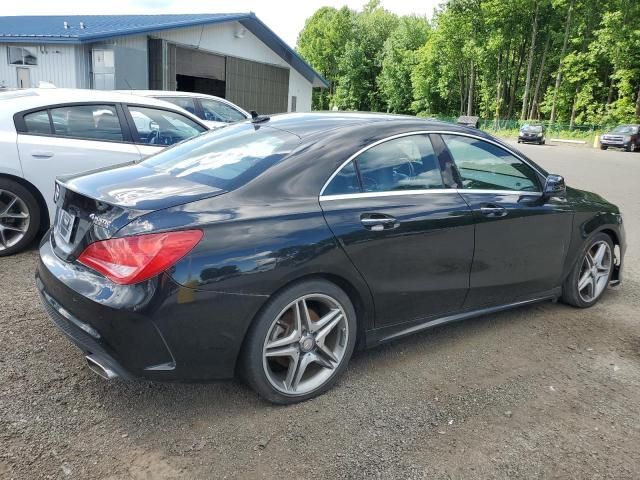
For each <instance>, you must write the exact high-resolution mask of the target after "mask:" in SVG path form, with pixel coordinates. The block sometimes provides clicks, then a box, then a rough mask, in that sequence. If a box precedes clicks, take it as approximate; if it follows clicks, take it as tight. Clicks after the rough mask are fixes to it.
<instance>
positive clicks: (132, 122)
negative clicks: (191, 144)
mask: <svg viewBox="0 0 640 480" xmlns="http://www.w3.org/2000/svg"><path fill="white" fill-rule="evenodd" d="M207 130H208V127H207V126H206V125H205V124H204V122H202V121H201V120H200V119H199V118H197V117H196V116H195V115H192V114H190V113H189V112H187V111H185V110H183V109H181V108H179V107H177V106H175V105H174V104H171V103H168V102H164V101H161V100H156V99H154V98H142V97H134V96H132V95H126V94H123V93H116V92H107V91H99V90H79V89H27V90H17V91H9V92H2V93H0V256H4V255H10V254H12V253H15V252H18V251H20V250H22V249H23V248H24V247H26V246H27V245H28V244H29V243H30V242H31V241H32V240H33V239H34V237H35V236H36V235H37V233H38V232H39V231H42V230H44V229H46V228H49V225H50V223H51V222H52V221H53V220H54V214H55V204H54V201H53V196H54V184H55V178H56V177H57V176H60V175H66V174H73V173H80V172H83V171H87V170H94V169H96V168H102V167H107V166H111V165H116V164H119V163H127V162H131V161H135V160H140V159H141V158H143V157H146V156H148V155H151V154H153V153H156V152H158V151H160V150H162V149H163V148H165V147H167V146H169V145H173V144H174V143H177V142H180V141H182V140H186V139H188V138H191V137H193V136H195V135H198V134H200V133H202V132H204V131H207Z"/></svg>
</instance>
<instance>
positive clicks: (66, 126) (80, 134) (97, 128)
mask: <svg viewBox="0 0 640 480" xmlns="http://www.w3.org/2000/svg"><path fill="white" fill-rule="evenodd" d="M50 112H51V119H52V121H53V130H54V131H53V133H54V134H55V135H57V136H61V137H73V138H79V139H83V140H109V141H120V142H121V141H123V140H124V136H123V133H122V127H121V125H120V120H119V119H118V114H117V112H116V107H115V105H68V106H65V107H58V108H52V109H51V110H50ZM25 121H26V119H25Z"/></svg>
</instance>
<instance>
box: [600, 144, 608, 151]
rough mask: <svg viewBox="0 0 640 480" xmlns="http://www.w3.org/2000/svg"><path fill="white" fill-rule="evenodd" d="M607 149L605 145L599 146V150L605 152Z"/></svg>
mask: <svg viewBox="0 0 640 480" xmlns="http://www.w3.org/2000/svg"><path fill="white" fill-rule="evenodd" d="M607 148H609V147H607V146H606V145H600V150H606V149H607Z"/></svg>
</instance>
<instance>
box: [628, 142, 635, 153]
mask: <svg viewBox="0 0 640 480" xmlns="http://www.w3.org/2000/svg"><path fill="white" fill-rule="evenodd" d="M636 150H637V148H636V144H635V143H634V142H629V148H628V149H627V151H628V152H635V151H636Z"/></svg>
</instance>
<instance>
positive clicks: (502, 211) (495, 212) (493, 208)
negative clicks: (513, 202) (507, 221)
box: [480, 205, 509, 218]
mask: <svg viewBox="0 0 640 480" xmlns="http://www.w3.org/2000/svg"><path fill="white" fill-rule="evenodd" d="M480 213H482V215H484V216H485V217H489V218H500V217H505V216H506V215H507V213H509V212H508V210H507V209H506V208H504V207H499V206H497V205H484V206H482V207H480Z"/></svg>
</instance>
